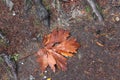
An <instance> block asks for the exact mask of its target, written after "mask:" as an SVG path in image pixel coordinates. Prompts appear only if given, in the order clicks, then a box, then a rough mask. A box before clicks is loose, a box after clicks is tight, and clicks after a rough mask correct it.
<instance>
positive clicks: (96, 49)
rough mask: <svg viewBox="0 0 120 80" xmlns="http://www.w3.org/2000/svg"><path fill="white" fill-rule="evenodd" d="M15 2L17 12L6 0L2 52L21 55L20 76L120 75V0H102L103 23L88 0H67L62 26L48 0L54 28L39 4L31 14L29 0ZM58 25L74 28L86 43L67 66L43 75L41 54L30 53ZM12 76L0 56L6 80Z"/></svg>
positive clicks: (0, 26)
mask: <svg viewBox="0 0 120 80" xmlns="http://www.w3.org/2000/svg"><path fill="white" fill-rule="evenodd" d="M12 1H13V3H14V7H13V10H12V11H9V8H8V7H6V6H5V5H4V4H3V3H2V1H0V35H1V36H2V38H1V37H0V54H2V53H6V54H7V55H10V57H12V58H14V59H15V60H16V65H17V77H18V80H119V79H120V1H119V0H105V1H101V0H96V3H97V5H98V6H99V8H100V9H99V11H100V12H101V14H102V16H103V18H104V21H103V23H101V22H99V21H98V19H97V17H96V16H94V14H93V13H92V9H91V7H90V6H89V4H88V3H87V1H86V0H77V1H76V0H71V1H73V2H68V3H65V2H61V6H62V11H63V14H60V15H62V18H60V19H61V20H62V21H61V25H60V24H58V21H57V19H58V15H57V13H56V11H57V10H56V9H55V8H53V5H52V0H49V2H47V1H48V0H46V2H45V0H43V1H44V4H45V6H47V7H46V8H47V9H49V11H50V17H51V19H50V27H46V26H44V24H43V23H42V21H40V20H38V19H37V15H35V7H34V5H33V6H32V9H31V10H30V12H29V13H27V15H26V12H25V11H24V4H23V3H24V2H23V0H12ZM33 4H34V3H33ZM73 5H74V6H73ZM55 28H62V29H65V30H68V31H69V32H70V34H71V35H72V36H73V37H75V38H76V39H77V42H79V44H80V48H79V49H78V51H77V54H75V56H73V57H71V58H68V60H67V63H68V64H67V71H60V70H58V69H57V70H56V72H55V73H54V72H53V71H52V70H51V69H50V68H49V67H48V68H47V70H46V71H45V72H44V73H43V74H42V73H41V70H40V66H39V64H38V63H37V62H36V56H34V55H31V56H28V55H30V54H33V53H36V52H37V51H38V50H39V48H40V46H41V43H42V39H43V38H42V37H43V36H44V35H46V34H48V33H50V32H51V31H52V30H53V29H55ZM26 56H28V57H26ZM11 76H12V75H11V71H10V69H9V67H8V66H7V65H6V63H5V61H4V59H3V58H2V57H0V80H12V79H11Z"/></svg>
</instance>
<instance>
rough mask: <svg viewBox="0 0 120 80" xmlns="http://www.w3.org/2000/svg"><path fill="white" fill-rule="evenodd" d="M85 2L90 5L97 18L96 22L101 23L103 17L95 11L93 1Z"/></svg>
mask: <svg viewBox="0 0 120 80" xmlns="http://www.w3.org/2000/svg"><path fill="white" fill-rule="evenodd" d="M87 1H88V3H89V4H90V6H91V7H92V10H93V12H94V13H95V14H96V16H97V17H98V20H99V21H100V22H102V21H103V17H102V16H101V14H100V12H99V11H98V10H97V7H96V4H95V2H94V0H87Z"/></svg>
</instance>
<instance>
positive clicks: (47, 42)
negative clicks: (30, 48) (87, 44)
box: [37, 29, 79, 72]
mask: <svg viewBox="0 0 120 80" xmlns="http://www.w3.org/2000/svg"><path fill="white" fill-rule="evenodd" d="M69 36H70V35H69V32H68V31H66V30H63V29H59V30H57V29H55V30H53V32H52V33H50V34H49V35H46V36H45V37H44V40H43V44H44V46H45V47H43V48H42V49H40V50H39V51H38V52H37V57H38V59H37V61H38V62H39V64H40V66H41V70H42V72H43V71H44V70H45V69H46V68H47V66H50V68H51V69H52V70H53V72H55V69H56V67H55V65H56V66H57V67H58V68H59V69H61V70H62V71H65V70H67V67H66V66H67V62H66V61H67V59H66V58H65V57H72V56H73V54H74V53H76V52H77V51H76V50H77V49H78V48H79V43H77V42H76V39H74V38H70V37H69ZM64 56H65V57H64Z"/></svg>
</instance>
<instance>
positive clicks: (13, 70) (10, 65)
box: [0, 53, 18, 80]
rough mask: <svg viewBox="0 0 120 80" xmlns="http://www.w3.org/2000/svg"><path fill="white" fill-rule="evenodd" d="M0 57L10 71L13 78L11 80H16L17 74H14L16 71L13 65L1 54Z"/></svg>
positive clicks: (7, 57)
mask: <svg viewBox="0 0 120 80" xmlns="http://www.w3.org/2000/svg"><path fill="white" fill-rule="evenodd" d="M0 56H2V57H3V59H4V60H5V63H6V64H7V66H8V67H9V68H10V70H11V73H12V75H13V76H12V77H11V78H13V79H12V80H18V79H17V73H16V70H15V65H14V64H13V62H12V61H11V60H10V58H9V56H8V55H6V54H4V53H2V54H0Z"/></svg>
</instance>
